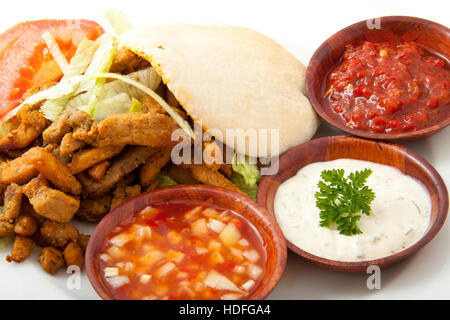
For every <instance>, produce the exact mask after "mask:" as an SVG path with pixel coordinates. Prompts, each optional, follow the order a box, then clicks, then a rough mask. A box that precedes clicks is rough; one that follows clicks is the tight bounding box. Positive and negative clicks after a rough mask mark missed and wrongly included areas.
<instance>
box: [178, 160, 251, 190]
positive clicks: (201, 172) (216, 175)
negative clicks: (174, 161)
mask: <svg viewBox="0 0 450 320" xmlns="http://www.w3.org/2000/svg"><path fill="white" fill-rule="evenodd" d="M182 166H183V167H184V168H186V169H188V170H189V172H190V173H191V174H192V176H193V177H194V178H195V179H196V180H198V181H200V182H201V183H204V184H207V185H210V186H216V187H221V188H225V189H228V190H231V191H236V192H239V193H242V194H245V193H244V192H243V191H242V190H241V189H239V188H238V187H237V186H236V185H235V184H234V183H232V182H231V181H230V180H228V179H227V178H225V177H224V176H223V175H222V174H221V173H220V172H217V171H213V170H211V169H208V168H207V167H206V166H205V165H199V164H183V165H182Z"/></svg>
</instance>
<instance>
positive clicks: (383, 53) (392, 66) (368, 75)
mask: <svg viewBox="0 0 450 320" xmlns="http://www.w3.org/2000/svg"><path fill="white" fill-rule="evenodd" d="M449 89H450V71H449V68H448V65H447V63H446V62H445V61H444V60H442V59H439V58H437V57H435V56H433V55H431V54H429V53H427V52H426V51H424V50H423V49H422V48H420V47H418V46H417V44H416V43H415V42H404V43H400V44H394V43H392V42H384V43H372V42H365V43H364V44H362V45H361V46H358V47H353V46H352V45H348V46H347V47H346V50H345V52H344V56H343V59H342V63H341V64H340V65H339V66H338V67H337V68H336V69H335V70H334V71H333V72H332V73H331V74H330V75H329V76H328V82H327V90H326V91H325V96H326V97H328V99H329V101H330V102H331V104H330V105H331V108H332V110H333V112H335V113H336V115H337V116H338V117H339V118H341V119H342V120H343V121H344V122H345V124H346V125H347V126H348V127H351V128H354V129H359V130H364V131H371V132H375V133H401V132H407V131H414V130H419V129H422V128H426V127H429V126H431V125H433V124H436V123H439V122H441V121H442V120H444V119H446V118H448V117H449V111H450V90H449Z"/></svg>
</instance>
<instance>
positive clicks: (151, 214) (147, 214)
mask: <svg viewBox="0 0 450 320" xmlns="http://www.w3.org/2000/svg"><path fill="white" fill-rule="evenodd" d="M159 212H160V211H159V210H158V209H155V208H153V207H150V206H148V207H146V208H145V209H143V210H142V211H141V212H140V213H139V215H140V216H141V217H142V218H144V219H154V218H155V217H156V216H157V215H158V213H159Z"/></svg>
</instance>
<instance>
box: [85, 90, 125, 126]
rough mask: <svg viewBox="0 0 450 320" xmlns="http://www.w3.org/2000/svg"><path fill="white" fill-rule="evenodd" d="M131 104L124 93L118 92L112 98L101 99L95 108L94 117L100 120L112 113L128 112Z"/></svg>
mask: <svg viewBox="0 0 450 320" xmlns="http://www.w3.org/2000/svg"><path fill="white" fill-rule="evenodd" d="M131 104H132V102H131V99H130V97H129V96H128V95H127V94H126V93H121V94H118V95H116V96H114V97H112V98H109V99H104V100H101V101H99V102H98V103H97V107H96V108H95V113H94V117H95V119H97V120H99V121H102V120H104V119H106V118H108V117H109V116H111V115H113V114H121V113H128V111H129V109H130V105H131Z"/></svg>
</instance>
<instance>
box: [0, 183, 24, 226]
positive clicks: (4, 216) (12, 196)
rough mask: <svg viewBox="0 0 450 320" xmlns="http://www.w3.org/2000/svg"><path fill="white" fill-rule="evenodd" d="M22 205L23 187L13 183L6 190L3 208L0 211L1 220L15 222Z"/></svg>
mask: <svg viewBox="0 0 450 320" xmlns="http://www.w3.org/2000/svg"><path fill="white" fill-rule="evenodd" d="M21 205H22V188H21V187H20V186H19V185H17V184H15V183H11V184H10V185H9V186H8V187H6V190H5V198H4V201H3V210H2V211H1V213H0V221H4V222H9V223H14V221H15V220H16V219H17V217H18V216H19V214H20V207H21Z"/></svg>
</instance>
